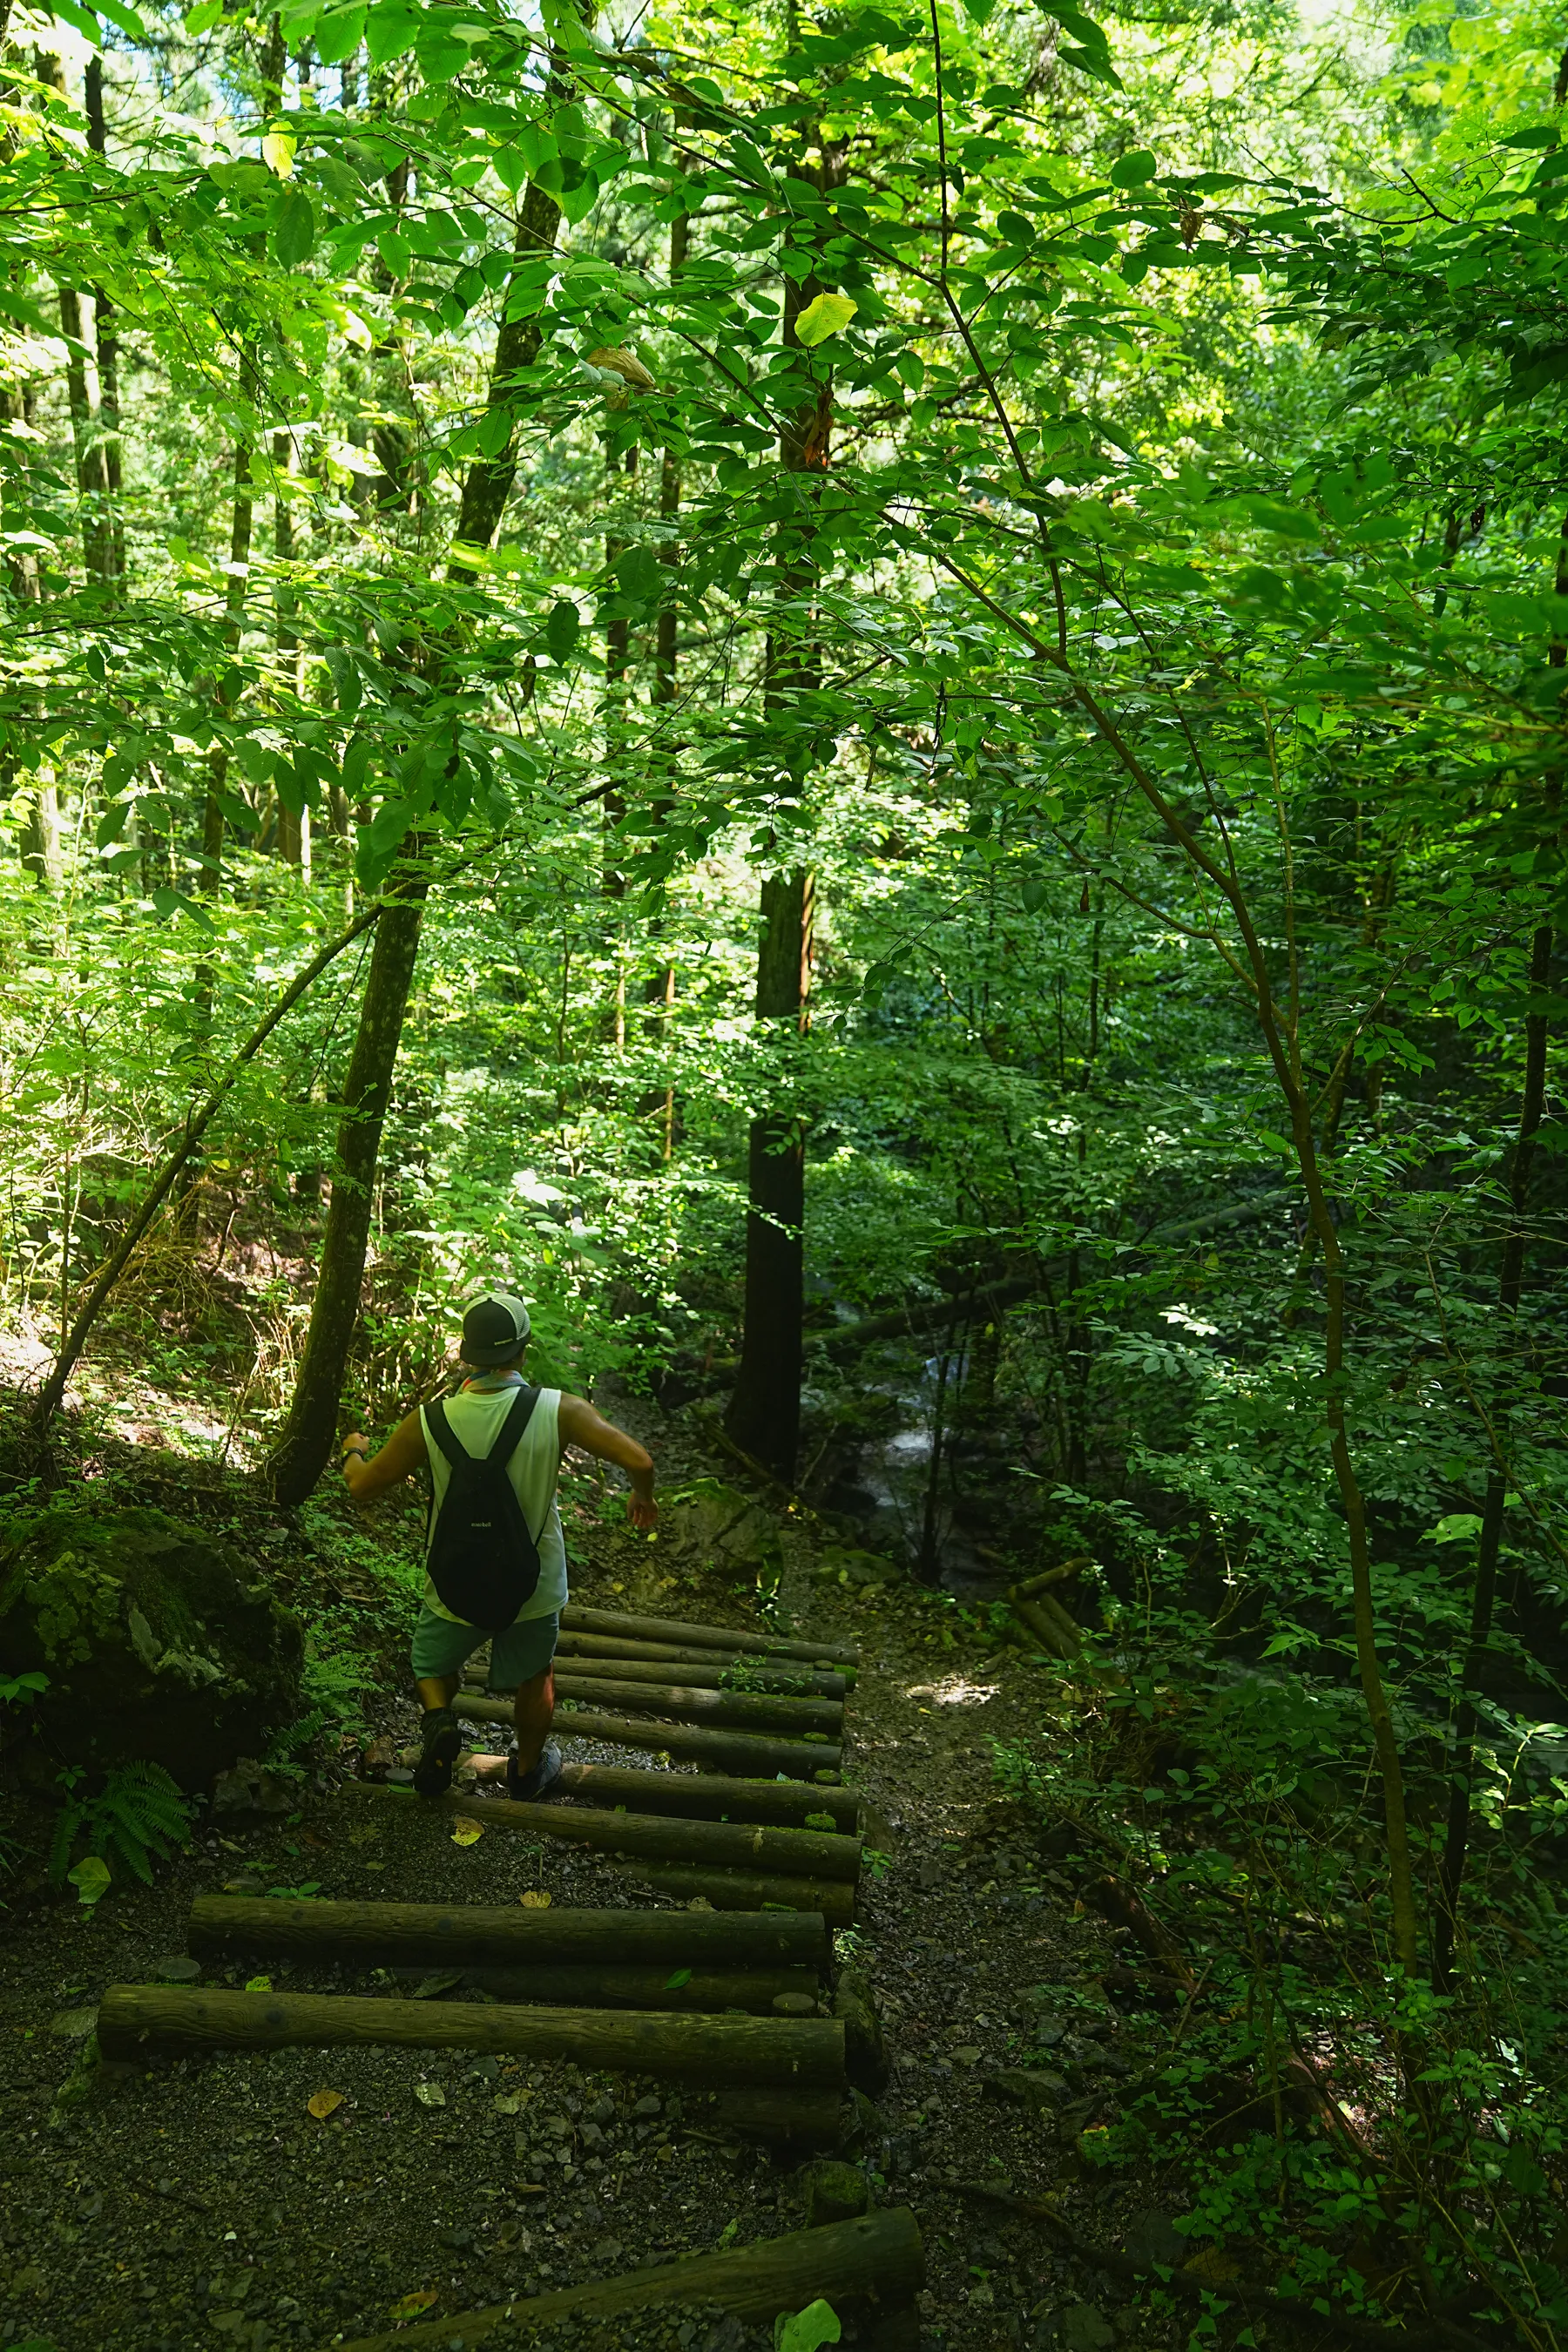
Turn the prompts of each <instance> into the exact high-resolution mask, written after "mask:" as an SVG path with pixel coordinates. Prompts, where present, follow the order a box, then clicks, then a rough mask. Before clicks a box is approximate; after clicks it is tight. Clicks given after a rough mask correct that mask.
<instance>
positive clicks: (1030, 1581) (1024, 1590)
mask: <svg viewBox="0 0 1568 2352" xmlns="http://www.w3.org/2000/svg"><path fill="white" fill-rule="evenodd" d="M1093 1566H1094V1561H1093V1559H1092V1558H1091V1557H1090V1555H1089V1553H1088V1552H1081V1553H1080V1554H1079V1557H1078V1559H1064V1560H1063V1562H1062V1564H1061V1566H1060V1568H1047V1570H1045V1571H1044V1573H1043V1574H1042V1575H1039V1576H1026V1578H1025V1579H1024V1581H1023V1583H1022V1584H1016V1585H1015V1586H1014V1587H1013V1590H1014V1591H1015V1592H1016V1594H1017V1596H1018V1599H1019V1600H1020V1601H1036V1600H1037V1599H1038V1598H1039V1596H1040V1594H1041V1593H1042V1592H1048V1591H1050V1588H1051V1586H1052V1585H1053V1584H1065V1583H1066V1582H1067V1580H1068V1577H1069V1576H1076V1575H1077V1574H1078V1572H1079V1569H1080V1568H1092V1567H1093Z"/></svg>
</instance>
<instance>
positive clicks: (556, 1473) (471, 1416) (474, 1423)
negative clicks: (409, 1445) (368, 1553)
mask: <svg viewBox="0 0 1568 2352" xmlns="http://www.w3.org/2000/svg"><path fill="white" fill-rule="evenodd" d="M521 1386H522V1376H521V1373H519V1372H513V1373H512V1374H511V1375H510V1378H509V1379H508V1380H507V1381H505V1383H504V1385H502V1386H501V1387H499V1388H489V1387H487V1388H482V1389H474V1388H467V1389H459V1390H458V1393H457V1395H456V1396H455V1397H448V1398H447V1400H446V1409H447V1427H448V1429H450V1431H451V1432H452V1434H453V1436H454V1437H455V1438H456V1439H457V1441H458V1444H459V1445H460V1446H462V1447H463V1449H464V1451H465V1452H466V1453H468V1454H488V1453H489V1450H490V1447H491V1445H492V1444H494V1443H495V1440H496V1438H497V1437H498V1436H499V1435H500V1425H501V1423H502V1422H503V1421H504V1420H505V1419H506V1417H507V1415H508V1413H509V1412H510V1411H511V1409H512V1406H513V1404H514V1403H515V1402H516V1401H517V1392H518V1390H519V1389H520V1388H521ZM560 1411H561V1391H560V1390H559V1389H541V1390H540V1391H539V1402H538V1403H537V1404H536V1405H535V1406H534V1408H533V1411H532V1412H531V1414H530V1416H529V1423H528V1427H527V1428H526V1429H525V1430H524V1431H523V1433H522V1435H521V1438H520V1439H519V1440H518V1443H517V1445H516V1447H515V1449H514V1450H513V1453H512V1457H511V1460H510V1462H509V1463H508V1464H507V1474H508V1475H509V1476H510V1480H511V1483H512V1486H513V1489H514V1490H515V1492H516V1495H517V1499H518V1501H519V1503H520V1504H521V1507H522V1516H523V1517H524V1518H525V1519H526V1520H527V1521H528V1532H529V1534H530V1535H531V1537H532V1538H533V1540H534V1542H535V1544H536V1545H537V1546H538V1549H539V1582H538V1584H537V1585H536V1586H535V1587H534V1590H533V1592H532V1594H531V1597H530V1598H529V1599H528V1600H527V1601H524V1602H523V1604H522V1607H521V1609H520V1610H519V1611H518V1612H517V1614H518V1620H519V1622H521V1621H522V1620H523V1619H525V1618H529V1617H553V1616H554V1615H555V1614H556V1613H557V1612H559V1611H560V1610H562V1609H564V1607H565V1606H566V1542H565V1538H564V1537H563V1535H562V1532H561V1513H560V1510H559V1508H558V1507H557V1505H556V1500H555V1486H556V1481H557V1479H558V1478H559V1477H560V1475H561V1429H560V1422H559V1418H558V1416H559V1414H560ZM419 1426H420V1429H421V1430H422V1431H423V1433H424V1437H425V1453H426V1459H427V1461H428V1462H429V1465H430V1477H431V1482H432V1485H433V1487H434V1490H435V1491H434V1496H433V1499H432V1503H431V1508H430V1524H429V1526H428V1527H427V1528H426V1530H425V1549H426V1553H428V1551H429V1549H430V1538H431V1536H432V1534H433V1533H434V1531H435V1527H436V1517H437V1512H438V1511H439V1510H440V1508H441V1501H442V1497H443V1496H445V1494H446V1492H447V1483H448V1481H449V1480H450V1478H451V1475H452V1472H451V1465H449V1463H448V1462H447V1457H446V1455H445V1454H443V1453H442V1451H441V1449H440V1447H439V1446H438V1445H437V1444H436V1443H435V1441H434V1439H433V1438H432V1437H431V1435H430V1424H429V1423H428V1422H427V1421H426V1418H425V1408H424V1406H423V1405H421V1407H420V1408H419ZM425 1606H426V1609H428V1610H430V1611H432V1612H434V1614H435V1615H436V1616H437V1617H445V1618H446V1619H447V1622H448V1623H449V1624H453V1625H466V1624H467V1623H468V1619H467V1618H466V1617H458V1616H457V1615H455V1614H454V1612H452V1611H451V1610H450V1609H445V1608H443V1607H442V1605H441V1602H440V1601H438V1600H437V1595H436V1588H435V1586H434V1585H433V1584H432V1583H431V1581H430V1579H429V1577H428V1576H426V1579H425Z"/></svg>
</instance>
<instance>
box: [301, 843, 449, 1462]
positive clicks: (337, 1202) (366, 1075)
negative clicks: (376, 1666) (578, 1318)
mask: <svg viewBox="0 0 1568 2352" xmlns="http://www.w3.org/2000/svg"><path fill="white" fill-rule="evenodd" d="M427 887H428V877H427V876H426V873H425V871H424V869H423V867H422V866H421V864H420V863H419V861H418V858H417V856H415V858H414V859H413V860H412V861H411V864H410V869H409V871H408V873H407V874H406V876H405V878H404V879H403V880H402V881H401V882H400V883H397V884H395V885H394V887H393V889H392V892H391V893H390V896H389V903H388V904H387V905H386V907H385V908H384V909H383V912H382V917H381V920H380V922H379V923H378V924H377V925H376V933H375V946H374V950H373V951H372V954H371V960H370V971H369V974H368V975H367V977H366V980H365V985H364V996H363V1000H362V1002H361V1005H360V1016H359V1029H358V1032H357V1034H356V1035H355V1038H354V1048H353V1058H352V1060H351V1061H350V1064H349V1074H348V1081H347V1084H346V1085H345V1087H344V1088H343V1096H342V1124H341V1126H340V1127H339V1129H338V1145H337V1160H336V1165H335V1168H334V1171H333V1176H332V1197H331V1204H330V1205H329V1207H328V1210H327V1223H326V1230H325V1232H324V1234H322V1237H321V1263H320V1270H319V1272H318V1275H317V1278H316V1296H315V1298H314V1300H313V1302H312V1304H311V1307H310V1329H309V1331H308V1333H307V1334H306V1338H305V1353H304V1357H303V1359H302V1360H301V1362H300V1377H299V1380H298V1381H297V1382H296V1383H295V1388H294V1395H293V1399H292V1402H290V1404H289V1417H288V1420H287V1421H286V1422H285V1423H284V1424H283V1428H282V1431H281V1432H280V1433H279V1439H278V1443H277V1445H276V1446H275V1447H274V1449H273V1452H272V1454H271V1456H270V1458H269V1460H268V1465H267V1475H268V1481H269V1483H270V1486H271V1488H272V1492H273V1494H274V1496H276V1498H277V1500H278V1501H279V1503H281V1504H283V1505H286V1506H287V1505H290V1504H295V1503H302V1502H303V1501H304V1499H305V1497H306V1496H307V1495H308V1494H309V1493H310V1489H311V1487H312V1486H314V1485H315V1483H316V1481H317V1479H318V1478H319V1477H320V1476H321V1472H322V1471H323V1470H324V1469H325V1467H326V1465H327V1463H328V1460H329V1459H330V1457H331V1453H332V1448H333V1444H334V1442H335V1438H336V1433H337V1418H338V1404H339V1401H340V1399H341V1398H342V1388H343V1375H344V1373H345V1371H346V1370H347V1368H348V1360H349V1349H350V1348H351V1346H352V1345H353V1335H354V1331H355V1328H356V1327H357V1325H358V1322H359V1311H360V1286H361V1284H362V1283H363V1279H364V1260H365V1250H366V1246H367V1244H368V1242H369V1239H370V1218H371V1203H372V1197H373V1193H374V1184H375V1171H376V1165H377V1161H378V1160H379V1157H380V1152H381V1135H382V1129H383V1128H384V1125H385V1122H386V1111H387V1105H388V1104H389V1102H390V1101H391V1099H392V1077H393V1071H394V1069H395V1066H396V1062H397V1048H398V1045H399V1043H400V1041H401V1039H402V1035H403V1016H404V1013H405V1011H406V1009H407V1004H408V992H409V990H410V988H411V986H412V985H413V981H414V966H415V961H416V958H417V956H418V952H419V925H420V920H421V919H422V917H423V915H424V911H425V893H426V888H427Z"/></svg>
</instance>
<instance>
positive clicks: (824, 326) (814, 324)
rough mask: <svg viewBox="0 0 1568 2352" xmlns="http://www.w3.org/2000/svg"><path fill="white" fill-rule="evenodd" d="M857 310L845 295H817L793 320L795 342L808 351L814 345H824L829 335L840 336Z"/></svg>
mask: <svg viewBox="0 0 1568 2352" xmlns="http://www.w3.org/2000/svg"><path fill="white" fill-rule="evenodd" d="M859 308H860V305H859V303H858V302H856V301H854V300H852V299H851V298H850V297H849V296H848V295H847V294H819V295H818V296H817V298H816V301H815V302H808V303H807V304H806V306H805V310H803V311H802V312H801V314H800V316H799V318H798V319H797V320H795V341H797V342H800V343H804V344H805V347H806V349H807V350H808V351H809V350H811V348H812V347H813V345H814V344H816V343H825V342H826V341H827V338H828V337H829V335H841V334H842V333H843V332H844V330H845V328H846V327H847V325H848V324H849V321H850V320H851V319H852V318H853V317H854V316H855V313H856V311H857V310H858V309H859Z"/></svg>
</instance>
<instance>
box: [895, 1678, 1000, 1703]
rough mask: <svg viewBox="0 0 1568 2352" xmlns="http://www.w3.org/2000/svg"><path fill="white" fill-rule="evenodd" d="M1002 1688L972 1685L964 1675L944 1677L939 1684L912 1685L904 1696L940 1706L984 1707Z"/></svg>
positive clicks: (992, 1684)
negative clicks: (930, 1701)
mask: <svg viewBox="0 0 1568 2352" xmlns="http://www.w3.org/2000/svg"><path fill="white" fill-rule="evenodd" d="M1001 1687H1002V1685H1001V1684H1000V1683H972V1682H970V1681H969V1680H968V1679H967V1677H966V1676H965V1675H943V1677H942V1681H941V1682H939V1683H911V1685H910V1687H909V1689H908V1690H907V1691H906V1692H905V1693H904V1696H905V1697H906V1698H923V1699H931V1700H932V1701H933V1702H934V1703H935V1705H936V1706H984V1705H985V1703H986V1701H987V1700H988V1699H993V1698H994V1697H995V1696H996V1694H997V1692H998V1691H999V1690H1000V1689H1001Z"/></svg>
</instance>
